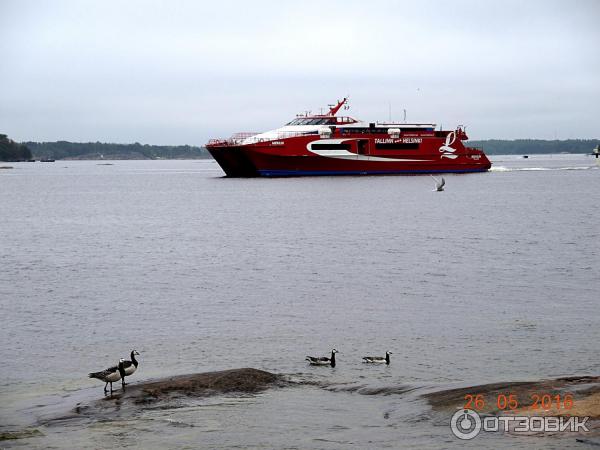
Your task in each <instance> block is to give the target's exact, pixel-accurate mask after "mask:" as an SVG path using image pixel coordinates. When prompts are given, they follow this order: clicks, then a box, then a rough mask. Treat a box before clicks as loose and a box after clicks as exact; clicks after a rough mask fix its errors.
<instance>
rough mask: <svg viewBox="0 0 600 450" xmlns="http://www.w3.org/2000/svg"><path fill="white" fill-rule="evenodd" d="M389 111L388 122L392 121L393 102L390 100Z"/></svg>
mask: <svg viewBox="0 0 600 450" xmlns="http://www.w3.org/2000/svg"><path fill="white" fill-rule="evenodd" d="M388 113H389V117H388V122H389V123H392V102H388Z"/></svg>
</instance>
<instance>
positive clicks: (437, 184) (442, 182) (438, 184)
mask: <svg viewBox="0 0 600 450" xmlns="http://www.w3.org/2000/svg"><path fill="white" fill-rule="evenodd" d="M430 177H431V178H433V179H434V180H435V189H434V191H437V192H442V191H443V190H444V185H445V184H446V180H444V177H442V179H441V180H438V179H437V178H436V177H434V176H433V175H430Z"/></svg>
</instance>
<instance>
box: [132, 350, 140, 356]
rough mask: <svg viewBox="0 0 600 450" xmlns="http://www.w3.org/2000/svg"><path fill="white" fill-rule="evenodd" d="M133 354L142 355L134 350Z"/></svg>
mask: <svg viewBox="0 0 600 450" xmlns="http://www.w3.org/2000/svg"><path fill="white" fill-rule="evenodd" d="M132 353H133V354H134V355H139V354H140V353H139V352H138V351H137V350H132Z"/></svg>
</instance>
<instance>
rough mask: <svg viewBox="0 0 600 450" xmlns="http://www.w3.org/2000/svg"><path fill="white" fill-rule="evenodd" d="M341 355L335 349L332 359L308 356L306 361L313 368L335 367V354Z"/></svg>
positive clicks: (332, 351) (332, 352)
mask: <svg viewBox="0 0 600 450" xmlns="http://www.w3.org/2000/svg"><path fill="white" fill-rule="evenodd" d="M336 353H339V352H338V351H337V350H336V349H335V348H334V349H333V350H331V358H328V357H327V356H321V357H315V356H307V357H306V360H307V361H308V362H309V364H311V365H313V366H331V367H335V354H336Z"/></svg>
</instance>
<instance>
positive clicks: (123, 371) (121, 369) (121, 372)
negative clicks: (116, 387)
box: [119, 362, 125, 378]
mask: <svg viewBox="0 0 600 450" xmlns="http://www.w3.org/2000/svg"><path fill="white" fill-rule="evenodd" d="M119 373H120V374H121V378H125V368H124V367H123V362H119Z"/></svg>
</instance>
